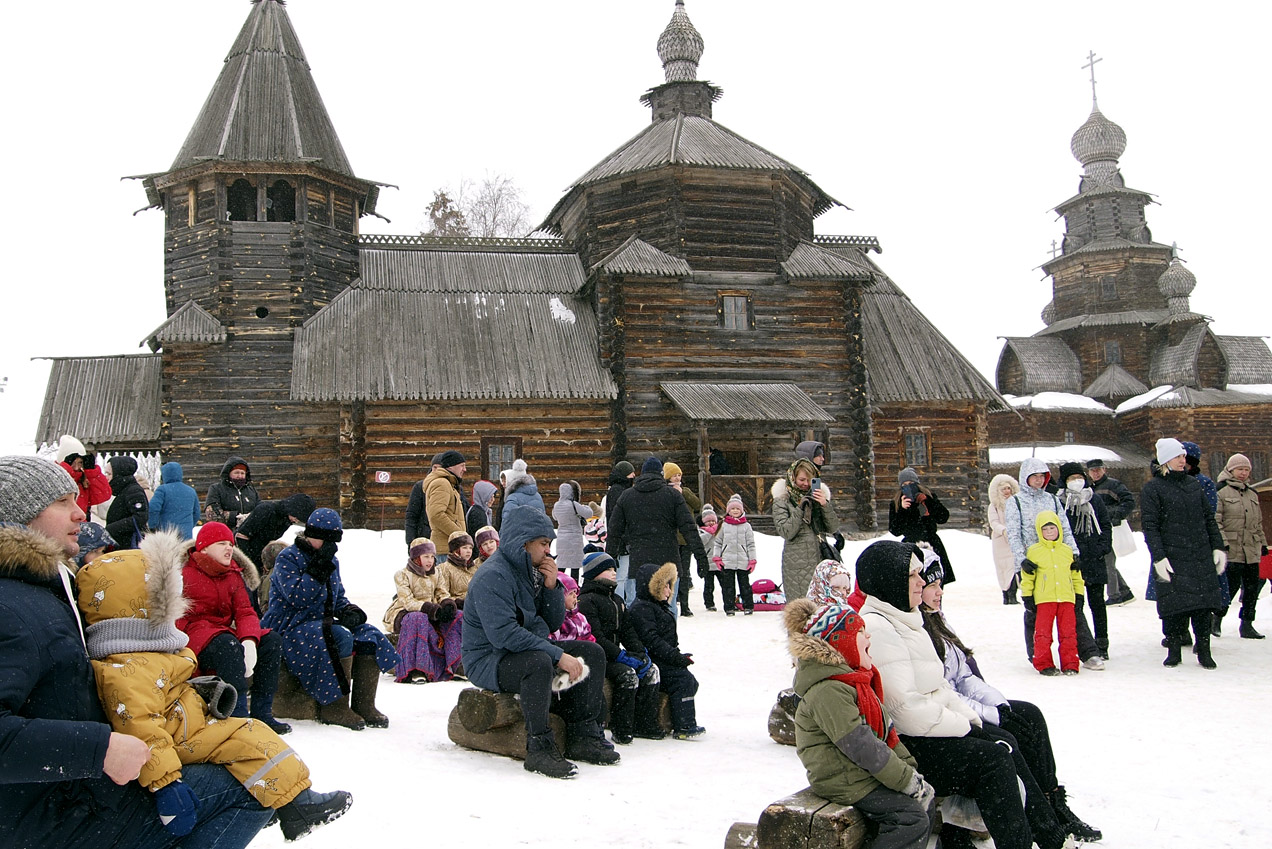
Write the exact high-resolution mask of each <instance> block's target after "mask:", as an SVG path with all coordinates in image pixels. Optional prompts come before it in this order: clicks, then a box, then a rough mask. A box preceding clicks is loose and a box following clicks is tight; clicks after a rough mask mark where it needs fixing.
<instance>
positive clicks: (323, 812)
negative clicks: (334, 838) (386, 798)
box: [278, 789, 353, 843]
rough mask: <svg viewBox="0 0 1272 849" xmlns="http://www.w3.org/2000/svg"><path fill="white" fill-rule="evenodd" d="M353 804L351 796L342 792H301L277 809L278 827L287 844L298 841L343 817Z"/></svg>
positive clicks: (309, 790)
mask: <svg viewBox="0 0 1272 849" xmlns="http://www.w3.org/2000/svg"><path fill="white" fill-rule="evenodd" d="M352 804H353V796H351V795H350V794H349V793H347V792H345V791H344V790H335V791H333V792H331V793H315V792H314V791H313V790H312V789H305V790H302V791H301V792H300V793H299V794H298V795H297V796H296V798H295V799H293V800H291V801H290V802H288V803H287V804H286V805H283V806H282V807H281V808H279V809H278V825H279V827H280V828H281V829H282V830H283V839H284V840H286V841H287V842H288V843H291V842H292V841H293V840H299V839H300V838H302V837H304V836H305V835H306V834H308V833H309V832H311V831H313V830H314V829H315V828H318V827H320V826H324V825H326V824H327V823H329V822H334V821H335V820H338V819H340V817H342V816H344V813H345V811H347V810H349V806H350V805H352Z"/></svg>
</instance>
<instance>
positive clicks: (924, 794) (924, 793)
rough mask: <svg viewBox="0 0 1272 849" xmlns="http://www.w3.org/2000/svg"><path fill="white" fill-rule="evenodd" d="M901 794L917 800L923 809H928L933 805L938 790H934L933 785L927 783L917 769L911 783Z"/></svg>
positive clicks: (911, 777)
mask: <svg viewBox="0 0 1272 849" xmlns="http://www.w3.org/2000/svg"><path fill="white" fill-rule="evenodd" d="M901 792H902V793H904V794H905V795H907V796H910V797H911V798H913V799H916V800H917V801H918V803H919V805H920V806H922V807H923V808H927V806H928V805H930V804H932V800H933V799H935V798H936V790H934V789H933V788H932V785H931V784H928V783H927V781H926V780H925V779H924V778H923V775H922V774H921V773H920V772H919V771H918V770H917V769H916V770H915V771H914V773H913V774H912V775H911V776H910V783H909V784H907V785H906V786H905V789H904V790H902V791H901Z"/></svg>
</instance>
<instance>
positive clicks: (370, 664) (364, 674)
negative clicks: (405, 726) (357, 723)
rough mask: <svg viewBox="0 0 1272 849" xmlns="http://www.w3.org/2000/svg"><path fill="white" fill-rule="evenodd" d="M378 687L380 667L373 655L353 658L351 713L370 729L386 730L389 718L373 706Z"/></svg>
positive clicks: (357, 655)
mask: <svg viewBox="0 0 1272 849" xmlns="http://www.w3.org/2000/svg"><path fill="white" fill-rule="evenodd" d="M379 686H380V667H379V665H377V664H376V662H375V655H373V654H354V656H353V701H352V707H353V712H354V713H356V714H357V715H358V716H360V717H362V718H363V719H365V720H366V721H367V725H368V726H369V727H371V728H388V727H389V718H388V717H387V716H385V715H384V714H382V713H380V711H379V710H377V709H376V706H375V691H376V689H377V688H378V687H379Z"/></svg>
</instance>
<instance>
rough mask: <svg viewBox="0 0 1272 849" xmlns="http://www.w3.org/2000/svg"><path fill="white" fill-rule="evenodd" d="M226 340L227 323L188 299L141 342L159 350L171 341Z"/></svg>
mask: <svg viewBox="0 0 1272 849" xmlns="http://www.w3.org/2000/svg"><path fill="white" fill-rule="evenodd" d="M224 341H225V325H223V324H221V322H219V321H217V320H216V316H214V315H212V313H210V312H208V311H207V310H205V309H204V308H203V307H201V306H199V305H198V304H196V303H195V302H194V301H192V300H191V301H186V302H185V304H183V305H182V307H181V308H180V309H179V310H177V311H176V312H174V313H173V314H172V315H171V316H170V317H169V318H168V320H167V321H165V322H164V323H163V324H161V325H159V326H158V327H156V328H155V329H154V330H152V331H151V332H150V333H149V335H147V336H146V338H145V339H142V340H141V342H140V343H139V344H141V345H149V346H150V350H152V351H158V350H159V349H160V348H161V347H163V346H164V345H165V344H167V343H169V342H204V343H209V344H215V343H219V342H224Z"/></svg>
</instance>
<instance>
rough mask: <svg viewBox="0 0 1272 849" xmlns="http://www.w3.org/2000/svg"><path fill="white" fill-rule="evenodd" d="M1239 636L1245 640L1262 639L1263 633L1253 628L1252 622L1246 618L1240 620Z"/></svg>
mask: <svg viewBox="0 0 1272 849" xmlns="http://www.w3.org/2000/svg"><path fill="white" fill-rule="evenodd" d="M1241 636H1242V637H1243V638H1244V639H1247V640H1261V639H1263V635H1262V634H1260V633H1259V632H1258V631H1256V630H1254V623H1253V622H1251V621H1250V620H1248V619H1242V620H1241Z"/></svg>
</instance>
